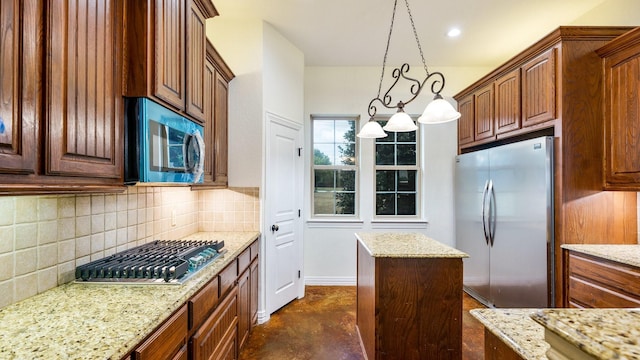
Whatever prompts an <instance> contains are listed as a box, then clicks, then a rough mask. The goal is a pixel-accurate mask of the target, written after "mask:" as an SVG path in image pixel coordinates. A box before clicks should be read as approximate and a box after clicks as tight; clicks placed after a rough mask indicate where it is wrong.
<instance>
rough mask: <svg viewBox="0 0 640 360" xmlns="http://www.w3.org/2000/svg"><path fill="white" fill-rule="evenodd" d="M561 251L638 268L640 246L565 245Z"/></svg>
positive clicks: (639, 263)
mask: <svg viewBox="0 0 640 360" xmlns="http://www.w3.org/2000/svg"><path fill="white" fill-rule="evenodd" d="M562 248H563V249H567V250H573V251H577V252H581V253H584V254H587V255H593V256H598V257H601V258H603V259H607V260H612V261H617V262H619V263H623V264H627V265H632V266H638V267H640V245H636V244H634V245H622V244H619V245H615V244H606V245H605V244H601V245H591V244H565V245H562Z"/></svg>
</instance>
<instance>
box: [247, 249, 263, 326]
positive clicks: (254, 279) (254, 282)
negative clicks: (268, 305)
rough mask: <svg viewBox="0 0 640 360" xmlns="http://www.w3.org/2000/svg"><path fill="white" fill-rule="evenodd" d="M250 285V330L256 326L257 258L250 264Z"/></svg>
mask: <svg viewBox="0 0 640 360" xmlns="http://www.w3.org/2000/svg"><path fill="white" fill-rule="evenodd" d="M250 271H251V284H250V285H249V315H250V316H251V328H253V327H254V326H256V325H257V324H258V282H259V281H260V277H259V273H258V258H257V254H256V258H255V259H254V260H253V262H252V263H251V267H250Z"/></svg>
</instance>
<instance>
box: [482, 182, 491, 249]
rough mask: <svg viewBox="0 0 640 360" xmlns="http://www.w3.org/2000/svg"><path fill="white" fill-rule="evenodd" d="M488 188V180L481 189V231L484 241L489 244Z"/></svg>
mask: <svg viewBox="0 0 640 360" xmlns="http://www.w3.org/2000/svg"><path fill="white" fill-rule="evenodd" d="M488 190H489V180H487V181H486V182H485V183H484V190H482V231H484V241H485V242H486V243H487V245H489V233H488V232H487V220H488V219H487V211H486V210H487V193H488Z"/></svg>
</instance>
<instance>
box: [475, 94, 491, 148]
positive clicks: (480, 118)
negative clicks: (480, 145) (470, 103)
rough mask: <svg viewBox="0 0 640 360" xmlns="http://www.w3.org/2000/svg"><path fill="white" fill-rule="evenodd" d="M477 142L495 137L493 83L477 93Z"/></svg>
mask: <svg viewBox="0 0 640 360" xmlns="http://www.w3.org/2000/svg"><path fill="white" fill-rule="evenodd" d="M474 105H475V106H474V108H475V115H476V116H475V130H476V131H475V135H474V137H475V140H482V139H488V138H491V137H493V136H494V135H495V133H494V129H493V123H494V120H493V119H494V118H493V83H491V84H489V85H487V86H485V87H483V88H481V89H479V90H478V91H477V92H476V93H475V104H474Z"/></svg>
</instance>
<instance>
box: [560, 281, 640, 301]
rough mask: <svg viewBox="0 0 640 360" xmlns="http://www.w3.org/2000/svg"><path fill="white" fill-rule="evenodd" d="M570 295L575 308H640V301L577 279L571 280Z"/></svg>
mask: <svg viewBox="0 0 640 360" xmlns="http://www.w3.org/2000/svg"><path fill="white" fill-rule="evenodd" d="M569 294H570V297H569V302H570V303H571V304H572V306H573V307H578V306H580V307H592V308H630V307H631V308H633V307H640V299H637V298H634V297H632V296H629V295H627V294H623V293H619V292H616V291H614V290H612V289H609V288H606V287H604V286H600V285H598V284H595V283H591V282H588V281H585V280H583V279H579V278H575V277H570V278H569Z"/></svg>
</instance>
